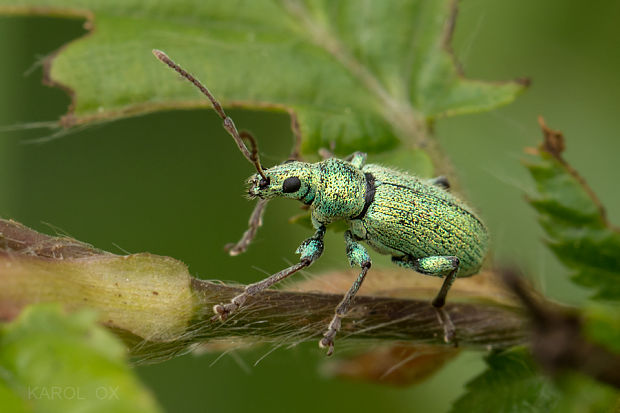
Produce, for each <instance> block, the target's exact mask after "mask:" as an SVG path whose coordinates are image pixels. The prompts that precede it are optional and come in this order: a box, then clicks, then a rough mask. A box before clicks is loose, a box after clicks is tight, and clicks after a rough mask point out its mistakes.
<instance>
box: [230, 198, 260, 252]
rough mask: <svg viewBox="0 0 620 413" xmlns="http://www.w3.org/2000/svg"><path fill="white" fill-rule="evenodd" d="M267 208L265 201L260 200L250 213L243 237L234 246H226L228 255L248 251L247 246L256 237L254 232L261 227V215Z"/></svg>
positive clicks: (231, 244)
mask: <svg viewBox="0 0 620 413" xmlns="http://www.w3.org/2000/svg"><path fill="white" fill-rule="evenodd" d="M266 206H267V200H266V199H260V200H259V201H258V202H257V203H256V206H255V207H254V210H253V211H252V215H250V220H249V221H248V229H247V231H245V232H244V233H243V236H242V237H241V239H240V240H239V242H237V243H236V244H233V243H230V244H227V245H226V246H225V247H224V248H225V249H226V251H228V254H230V255H232V256H233V257H234V256H235V255H239V254H241V253H243V252H245V251H246V250H247V249H248V246H249V245H250V244H251V243H252V240H253V239H254V237H255V236H256V231H258V228H260V226H261V225H263V213H264V212H265V207H266Z"/></svg>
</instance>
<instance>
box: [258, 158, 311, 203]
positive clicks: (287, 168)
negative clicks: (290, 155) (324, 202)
mask: <svg viewBox="0 0 620 413" xmlns="http://www.w3.org/2000/svg"><path fill="white" fill-rule="evenodd" d="M265 175H266V179H265V178H263V177H262V176H261V175H260V174H255V175H253V176H252V177H251V178H250V179H249V181H248V183H249V186H250V187H249V190H248V194H249V195H250V197H251V198H262V199H271V198H276V197H283V198H292V199H297V200H300V201H304V200H306V201H309V200H311V199H313V198H314V193H315V190H314V189H315V187H314V181H315V180H314V179H313V177H314V167H313V165H312V164H309V163H305V162H298V161H291V162H286V163H283V164H281V165H276V166H274V167H273V168H269V169H267V170H265Z"/></svg>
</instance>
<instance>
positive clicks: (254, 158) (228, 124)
mask: <svg viewBox="0 0 620 413" xmlns="http://www.w3.org/2000/svg"><path fill="white" fill-rule="evenodd" d="M153 54H154V55H155V57H156V58H158V59H159V60H161V61H162V62H163V63H165V64H167V65H168V66H170V67H171V68H172V69H174V70H175V71H176V72H177V73H178V74H180V75H181V76H182V77H184V78H185V79H187V80H189V81H190V82H191V83H192V84H193V85H194V86H196V87H197V88H198V89H199V90H200V91H201V92H202V93H203V94H204V95H205V96H206V97H207V98H209V100H210V101H211V104H212V105H213V109H214V110H215V112H216V113H217V114H218V115H219V116H220V118H222V120H223V121H224V129H226V131H227V132H228V133H229V134H230V136H232V138H233V139H234V140H235V143H236V144H237V146H238V147H239V150H240V151H241V153H242V154H243V156H245V158H246V159H247V160H248V161H250V163H251V164H253V165H254V167H255V168H256V171H257V172H258V173H259V175H260V176H261V177H262V178H263V179H264V180H266V181H269V178H267V176H266V175H265V172H264V171H263V167H262V165H261V163H260V159H259V157H258V143H257V142H256V139H254V137H253V136H252V135H250V133H249V132H245V131H242V132H241V134H239V132H238V131H237V127H236V126H235V123H234V122H233V120H232V119H231V118H229V117H228V115H226V112H224V109H223V108H222V105H220V103H219V102H218V101H217V99H215V97H214V96H213V95H212V94H211V92H209V89H207V88H206V87H205V86H204V85H203V84H202V83H200V81H199V80H198V79H196V78H195V77H194V76H192V75H191V74H190V73H188V72H186V71H185V70H184V69H183V68H181V66H179V65H178V64H176V63H175V62H173V61H172V59H170V58H169V57H168V56H167V55H166V53H164V52H162V51H161V50H157V49H153ZM244 139H245V140H247V141H249V142H250V146H251V147H252V151H251V152H250V151H249V150H248V147H247V146H246V145H245V143H244Z"/></svg>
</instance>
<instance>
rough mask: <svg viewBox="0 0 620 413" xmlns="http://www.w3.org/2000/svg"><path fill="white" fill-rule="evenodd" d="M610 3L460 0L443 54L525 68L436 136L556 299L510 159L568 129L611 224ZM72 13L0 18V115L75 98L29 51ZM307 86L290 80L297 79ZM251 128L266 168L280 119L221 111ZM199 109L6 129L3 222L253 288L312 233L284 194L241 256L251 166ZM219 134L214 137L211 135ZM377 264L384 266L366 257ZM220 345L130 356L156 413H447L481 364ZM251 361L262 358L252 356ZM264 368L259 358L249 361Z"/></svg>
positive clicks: (478, 73)
mask: <svg viewBox="0 0 620 413" xmlns="http://www.w3.org/2000/svg"><path fill="white" fill-rule="evenodd" d="M618 22H620V2H617V1H613V0H607V1H605V0H592V1H590V2H588V3H587V4H586V3H580V2H566V1H563V0H547V1H544V2H541V1H535V0H519V1H517V0H503V1H501V2H498V1H494V0H465V1H463V2H462V3H461V6H460V14H459V19H458V23H457V28H456V34H455V39H454V49H455V53H456V55H457V57H458V59H459V61H460V62H461V64H462V66H463V68H464V70H465V73H466V74H467V75H468V76H469V77H471V78H479V79H484V80H505V79H510V78H515V77H520V76H527V77H530V78H531V79H532V81H533V83H532V86H531V87H530V89H529V90H528V91H527V92H526V93H525V94H523V95H522V96H520V97H519V98H518V99H517V101H516V102H515V103H513V104H511V105H509V106H506V107H504V108H501V109H499V110H496V111H493V112H489V113H483V114H477V115H468V116H461V117H456V118H450V119H443V120H440V121H438V122H437V125H436V134H437V137H438V138H439V140H440V142H441V144H442V145H443V147H444V149H445V151H446V152H447V153H448V154H449V156H450V157H451V158H452V160H453V162H454V165H455V167H456V170H457V171H458V174H459V177H460V179H461V181H462V183H463V187H464V190H465V195H466V196H467V198H468V199H469V200H470V201H471V203H472V204H473V205H475V206H476V208H477V209H478V210H479V211H480V212H481V213H482V215H483V216H484V218H485V220H486V222H487V224H488V226H489V228H490V230H491V233H492V236H493V240H494V241H493V242H494V244H493V245H494V246H493V248H494V254H495V259H496V261H497V262H510V263H514V264H516V265H518V266H519V267H520V268H522V269H523V270H524V271H525V272H526V273H527V274H529V275H530V276H531V277H532V279H533V281H534V283H535V284H536V285H537V286H538V288H539V289H540V290H541V291H542V292H544V293H545V294H546V295H548V296H550V297H553V298H555V299H557V300H561V301H564V302H567V303H577V302H579V301H580V300H583V299H584V297H585V294H584V293H583V291H580V290H579V289H578V288H577V287H573V286H572V285H571V284H570V283H569V282H568V281H567V280H566V278H567V272H566V270H565V269H563V268H562V267H561V265H560V264H559V263H558V262H557V261H556V259H555V258H554V257H553V256H552V255H551V254H550V253H549V252H548V251H547V250H546V249H545V247H544V245H543V243H542V241H541V240H542V233H541V231H540V230H539V228H538V226H537V223H536V217H535V215H534V213H533V212H532V211H531V210H530V209H529V207H528V206H527V205H526V203H525V202H524V191H527V190H528V188H531V187H532V184H531V181H530V180H529V177H528V175H527V173H526V172H525V170H524V168H523V167H522V166H521V164H520V159H522V158H523V157H524V155H523V148H524V147H526V146H535V145H536V144H537V143H538V141H539V140H540V135H541V134H540V131H539V128H538V126H537V122H536V118H537V116H538V115H543V116H544V117H545V118H546V119H547V122H548V124H549V125H550V126H551V127H552V128H556V129H561V130H562V131H564V133H565V135H566V138H567V151H566V158H567V159H568V160H569V161H570V162H571V163H572V164H573V165H574V166H575V167H576V168H577V169H578V170H579V171H580V173H581V174H582V175H583V176H584V177H585V178H586V180H587V181H588V182H589V183H590V185H591V186H592V187H593V188H594V190H595V192H596V193H597V194H598V195H599V196H600V198H601V199H602V201H603V203H604V204H605V205H606V207H607V210H608V213H609V217H610V219H611V221H612V222H615V223H616V224H617V223H619V222H620V191H619V190H618V182H619V178H620V169H619V168H618V154H619V153H620V140H619V139H618V135H619V133H618V131H619V130H620V80H619V79H620V24H618ZM82 23H83V22H82V21H80V20H63V19H51V18H41V17H37V18H25V17H0V56H2V59H1V64H0V127H2V126H11V125H25V124H28V123H30V122H33V121H42V120H55V119H57V118H58V117H60V116H61V115H62V114H63V113H64V112H65V110H66V107H67V105H68V104H69V98H68V96H67V95H66V94H65V93H64V92H63V91H61V90H59V89H51V88H48V87H45V86H43V85H42V84H41V75H42V70H41V67H40V65H38V64H37V63H38V62H40V61H41V58H42V57H43V56H45V55H47V54H48V53H50V52H52V51H54V50H56V49H57V48H59V47H60V46H61V45H62V44H63V43H65V42H67V41H70V40H71V39H74V38H76V37H78V36H81V35H83V34H84V33H85V31H84V30H83V28H82ZM300 81H302V79H300ZM230 115H231V116H232V117H233V118H234V119H235V121H236V123H237V124H238V125H240V126H241V127H243V128H246V129H250V130H252V131H253V132H254V133H255V134H256V135H257V136H258V137H259V139H260V144H261V147H262V151H263V153H264V156H263V159H264V162H265V163H266V164H267V165H270V164H273V163H277V162H280V161H281V160H283V159H285V157H286V155H287V154H288V152H289V149H290V146H291V142H292V137H291V133H290V130H289V120H288V117H287V116H286V115H284V114H278V113H266V112H250V111H240V110H236V111H230ZM218 128H221V126H220V121H219V120H218V118H217V117H216V115H215V114H214V113H212V112H210V111H207V110H193V111H171V112H162V113H157V114H151V115H148V116H143V117H139V118H133V119H126V120H122V121H118V122H114V123H110V124H106V125H102V126H98V127H91V128H88V129H84V130H80V131H76V132H75V133H72V134H70V135H67V136H64V137H60V138H57V139H53V140H49V141H46V142H44V143H36V144H33V143H28V141H29V140H30V139H33V138H41V137H46V136H49V135H50V132H49V131H46V130H41V129H39V130H26V129H24V128H18V129H17V130H15V131H7V130H3V131H2V132H0V216H2V217H4V218H12V219H15V220H17V221H19V222H22V223H23V224H25V225H28V226H30V227H33V228H35V229H37V230H40V231H43V232H47V233H64V234H69V235H71V236H73V237H76V238H78V239H80V240H83V241H86V242H90V243H92V244H93V245H95V246H96V247H99V248H102V249H106V250H109V251H112V252H116V253H124V252H125V251H128V252H141V251H149V252H152V253H155V254H162V255H169V256H172V257H175V258H178V259H180V260H182V261H184V262H185V263H187V264H188V265H189V268H190V271H191V273H192V274H194V275H196V276H198V277H201V278H205V279H223V280H235V281H239V282H243V283H248V282H252V281H255V280H258V279H260V278H262V277H264V275H265V273H272V272H275V271H277V270H279V269H281V268H282V267H283V266H285V265H287V262H289V261H291V260H294V259H295V255H294V254H293V251H294V250H295V248H296V247H297V245H298V244H299V242H300V241H301V240H302V239H304V238H305V237H307V236H308V234H309V231H307V230H306V229H304V228H302V227H300V226H295V225H290V224H288V223H287V219H286V217H288V216H290V215H293V214H296V213H298V211H299V209H298V206H297V205H296V204H292V203H287V202H273V203H271V204H270V206H269V208H268V210H267V213H266V217H265V222H266V223H265V227H264V228H263V230H262V231H261V232H260V233H259V236H258V239H257V242H256V243H255V245H253V247H252V248H251V249H250V250H249V251H248V253H246V254H245V255H243V256H239V257H235V258H231V257H229V256H228V255H227V254H226V253H225V252H224V250H223V248H222V247H223V245H224V244H226V243H227V242H230V241H234V240H236V239H237V238H238V237H239V236H240V235H241V233H242V232H243V231H244V230H245V228H246V222H247V218H248V216H249V213H250V211H251V209H252V204H251V203H250V202H248V201H247V200H245V199H244V198H243V197H242V194H243V191H244V185H243V182H244V181H245V179H246V177H247V176H248V175H249V174H250V173H251V167H250V166H249V165H248V164H247V162H246V161H245V160H244V159H243V158H242V157H241V156H240V154H239V152H238V151H237V150H236V149H235V147H234V145H233V143H232V142H231V140H230V138H229V137H228V136H227V135H226V133H225V132H224V131H223V130H222V131H221V133H220V134H219V135H217V136H218V137H220V138H221V139H219V138H218V139H214V138H213V139H211V140H207V139H206V138H205V135H206V134H205V131H206V130H217V129H218ZM212 136H215V135H212ZM373 259H374V260H375V262H377V263H379V264H378V265H388V262H387V260H385V259H383V258H382V257H380V256H378V255H377V254H373ZM346 267H347V263H346V259H345V255H344V245H343V243H342V240H341V234H330V235H329V236H328V238H327V240H326V254H325V255H324V256H323V257H322V258H321V260H320V262H319V263H317V264H316V265H315V266H313V267H312V269H311V270H312V271H310V273H309V274H310V275H311V274H312V273H320V272H321V271H323V270H326V269H334V268H346ZM271 350H273V349H272V348H270V347H259V348H256V349H253V350H250V351H237V352H234V353H231V354H229V355H226V356H224V357H221V358H220V359H218V360H216V357H217V355H216V354H214V355H204V356H200V357H195V356H191V355H188V356H183V357H179V358H176V359H173V360H169V361H167V362H165V363H161V364H157V365H149V366H139V367H137V372H138V374H139V375H140V376H141V378H142V379H143V381H144V382H145V383H146V384H147V385H148V386H149V387H150V388H151V389H152V390H153V391H154V393H155V394H156V397H157V399H158V400H159V402H160V403H161V404H162V405H163V406H164V408H166V409H167V410H168V411H206V412H220V411H241V410H245V411H252V412H261V411H273V412H279V411H291V410H293V409H294V410H295V411H299V412H316V411H317V410H323V411H353V410H355V411H379V410H381V411H391V412H411V411H426V412H436V411H437V412H441V411H446V410H447V409H448V408H449V406H450V404H451V402H452V401H453V400H454V399H456V398H457V397H458V396H459V395H460V394H461V393H462V392H463V390H464V387H463V386H464V384H465V383H467V382H468V381H469V380H470V379H471V378H473V377H474V376H475V375H477V374H478V373H480V372H481V371H482V370H483V368H484V363H483V362H482V359H481V357H482V355H481V354H478V353H463V354H462V355H461V356H459V358H458V359H457V360H456V361H454V362H452V363H451V364H450V365H448V366H447V367H446V368H444V369H443V370H442V371H440V372H439V373H438V374H436V375H435V376H433V377H432V378H431V379H430V380H428V381H426V382H424V383H422V384H420V385H417V386H415V387H410V388H402V389H395V388H389V387H386V386H382V385H376V384H365V383H352V382H344V381H339V380H334V379H329V378H326V377H325V376H324V375H323V374H322V373H321V364H322V363H323V361H324V355H323V352H322V351H319V350H318V349H317V348H316V347H315V343H307V344H304V345H300V346H298V347H295V348H292V349H284V348H280V349H276V350H275V351H273V352H272V353H270V354H269V355H268V356H267V357H264V358H262V356H263V355H265V354H266V353H267V352H269V351H271ZM261 358H262V359H261ZM259 359H261V360H260V362H259V363H258V364H257V365H255V363H256V362H257V361H258V360H259Z"/></svg>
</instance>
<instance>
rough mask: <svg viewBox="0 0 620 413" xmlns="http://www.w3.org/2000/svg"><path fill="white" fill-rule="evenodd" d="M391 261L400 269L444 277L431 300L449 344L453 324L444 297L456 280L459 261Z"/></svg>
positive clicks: (452, 258)
mask: <svg viewBox="0 0 620 413" xmlns="http://www.w3.org/2000/svg"><path fill="white" fill-rule="evenodd" d="M392 261H393V262H394V263H396V264H398V265H400V266H401V267H406V268H411V269H413V270H415V271H417V272H420V273H422V274H426V275H433V276H436V277H445V278H444V281H443V284H442V285H441V289H440V290H439V292H438V293H437V296H436V297H435V298H434V299H433V301H432V304H433V307H434V308H435V310H436V311H437V317H439V322H440V323H441V325H442V326H443V330H444V340H445V341H446V342H447V343H449V342H451V341H452V340H453V339H454V324H452V320H451V319H450V315H449V314H448V313H447V312H446V310H444V308H443V306H444V304H445V303H446V296H447V295H448V291H450V287H451V286H452V284H453V283H454V280H455V279H456V274H457V273H458V271H459V265H460V261H459V259H458V257H455V256H453V255H446V256H436V257H426V258H420V259H414V260H407V259H402V258H396V257H392Z"/></svg>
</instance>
